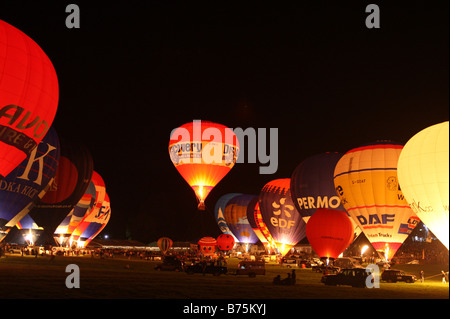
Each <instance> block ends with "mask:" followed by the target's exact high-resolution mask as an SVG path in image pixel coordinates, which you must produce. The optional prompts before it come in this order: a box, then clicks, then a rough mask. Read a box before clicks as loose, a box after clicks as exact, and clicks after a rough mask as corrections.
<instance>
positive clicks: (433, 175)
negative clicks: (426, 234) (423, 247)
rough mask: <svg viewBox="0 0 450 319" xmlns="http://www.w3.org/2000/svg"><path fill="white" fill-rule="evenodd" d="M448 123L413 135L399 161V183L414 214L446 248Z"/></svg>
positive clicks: (447, 237) (447, 234) (447, 221)
mask: <svg viewBox="0 0 450 319" xmlns="http://www.w3.org/2000/svg"><path fill="white" fill-rule="evenodd" d="M448 147H449V122H448V121H447V122H443V123H440V124H436V125H433V126H430V127H428V128H426V129H424V130H422V131H420V132H419V133H417V134H416V135H414V136H413V137H412V138H411V139H410V140H409V141H408V142H407V143H406V145H405V147H404V148H403V150H402V152H401V153H400V158H399V160H398V180H399V183H400V186H401V188H402V192H403V194H404V195H405V198H406V200H407V201H408V203H409V204H410V206H411V208H412V209H413V211H414V212H415V213H416V214H417V215H418V216H419V218H420V219H421V220H422V222H423V223H424V224H425V225H426V226H427V227H429V229H430V230H431V231H432V232H433V234H435V235H436V236H437V238H439V240H440V241H441V242H442V243H443V244H444V245H445V247H447V249H448V242H449V232H448V226H449V219H448V211H449V199H448V197H449V151H448Z"/></svg>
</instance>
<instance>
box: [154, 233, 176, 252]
mask: <svg viewBox="0 0 450 319" xmlns="http://www.w3.org/2000/svg"><path fill="white" fill-rule="evenodd" d="M157 245H158V247H159V249H160V250H161V252H162V253H163V254H165V253H166V252H167V251H168V250H169V249H170V248H171V247H172V245H173V241H172V239H170V238H168V237H161V238H159V239H158V241H157Z"/></svg>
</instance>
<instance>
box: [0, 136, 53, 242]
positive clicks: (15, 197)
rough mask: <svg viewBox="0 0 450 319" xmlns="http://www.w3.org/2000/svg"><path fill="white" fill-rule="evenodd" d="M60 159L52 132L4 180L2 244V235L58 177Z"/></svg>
mask: <svg viewBox="0 0 450 319" xmlns="http://www.w3.org/2000/svg"><path fill="white" fill-rule="evenodd" d="M59 156H60V147H59V138H58V134H57V133H56V131H55V130H54V129H53V128H51V129H50V130H49V131H48V133H47V134H46V135H45V137H44V139H43V140H42V141H41V142H40V143H39V145H38V147H37V148H35V149H34V150H33V151H32V152H31V153H30V154H29V155H28V156H27V158H26V159H25V160H24V161H23V162H22V163H20V164H19V165H18V166H17V167H16V168H15V169H14V170H13V171H12V172H11V173H9V174H8V175H7V176H6V177H5V178H4V179H2V180H0V230H1V231H0V241H1V240H2V239H3V237H2V235H1V234H4V233H5V232H6V233H7V230H8V229H9V228H11V227H14V226H15V225H16V224H18V223H19V222H20V221H21V220H22V219H23V218H24V217H25V216H27V214H28V213H29V212H30V210H31V209H32V207H33V205H34V203H35V201H36V200H38V199H39V198H42V197H43V196H44V194H45V192H46V191H47V190H48V187H49V185H50V184H51V183H52V182H53V179H54V177H55V175H56V170H57V166H58V161H59ZM27 220H31V219H28V218H27ZM25 222H26V220H24V223H25ZM33 222H34V221H33ZM28 224H29V223H28ZM26 229H27V228H26Z"/></svg>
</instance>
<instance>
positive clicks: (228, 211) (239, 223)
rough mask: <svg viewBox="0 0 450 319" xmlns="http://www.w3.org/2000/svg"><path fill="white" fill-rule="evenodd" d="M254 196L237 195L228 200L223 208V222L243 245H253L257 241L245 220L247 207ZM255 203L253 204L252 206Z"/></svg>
mask: <svg viewBox="0 0 450 319" xmlns="http://www.w3.org/2000/svg"><path fill="white" fill-rule="evenodd" d="M254 198H258V196H256V195H246V194H243V195H238V196H235V197H233V198H232V199H230V200H229V201H228V203H227V205H226V207H225V220H226V221H227V225H228V228H229V229H230V230H231V232H232V233H233V235H234V236H235V237H236V238H237V239H238V240H239V242H240V243H243V244H255V243H256V242H257V241H258V236H256V234H255V232H254V231H253V228H252V226H251V225H250V223H249V222H248V219H247V207H248V205H249V204H250V203H251V202H252V199H254ZM255 203H256V202H253V205H254V204H255Z"/></svg>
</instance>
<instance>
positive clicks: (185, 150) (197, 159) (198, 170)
mask: <svg viewBox="0 0 450 319" xmlns="http://www.w3.org/2000/svg"><path fill="white" fill-rule="evenodd" d="M238 154H239V142H238V139H237V137H236V135H235V134H234V132H233V131H232V130H231V129H230V128H228V127H226V126H224V125H222V124H218V123H213V122H209V121H200V120H198V121H193V122H190V123H186V124H184V125H182V126H180V127H178V128H177V129H175V130H174V131H173V132H172V134H171V136H170V142H169V155H170V159H171V160H172V163H173V164H174V165H175V168H176V169H177V170H178V172H179V173H180V174H181V176H182V177H183V178H184V179H185V180H186V182H187V183H188V184H189V186H190V187H191V188H192V189H193V190H194V192H195V195H196V196H197V199H198V202H199V209H201V210H204V209H205V204H204V202H205V199H206V197H207V196H208V194H209V193H210V192H211V190H212V189H213V188H214V187H215V186H216V185H217V183H219V182H220V181H221V180H222V178H224V177H225V175H227V174H228V172H229V171H230V170H231V168H232V167H233V166H234V164H235V163H236V159H237V157H238Z"/></svg>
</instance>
